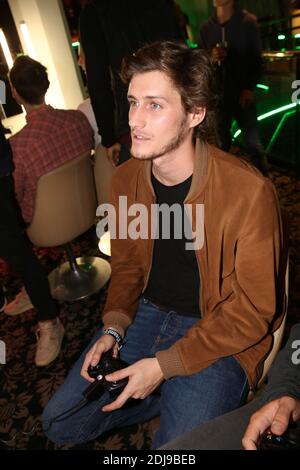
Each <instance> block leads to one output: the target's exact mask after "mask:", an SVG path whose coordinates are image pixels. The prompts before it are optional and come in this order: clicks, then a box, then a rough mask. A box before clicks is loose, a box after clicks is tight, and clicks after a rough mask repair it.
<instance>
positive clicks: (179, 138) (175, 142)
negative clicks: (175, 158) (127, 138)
mask: <svg viewBox="0 0 300 470" xmlns="http://www.w3.org/2000/svg"><path fill="white" fill-rule="evenodd" d="M186 122H187V117H186V115H185V116H184V117H183V118H182V121H181V123H180V126H179V129H178V133H177V135H176V136H174V137H172V139H171V140H169V142H168V143H167V144H166V145H165V146H164V147H163V148H161V149H160V150H159V151H157V152H155V153H152V154H150V155H138V156H137V155H134V154H133V153H132V152H131V155H132V157H133V158H136V159H137V160H156V159H157V158H160V157H163V156H164V155H166V154H167V153H170V152H174V150H177V149H178V147H180V145H181V144H182V142H183V141H184V139H185V137H186V135H187V133H188V129H187V126H186ZM131 148H132V147H131Z"/></svg>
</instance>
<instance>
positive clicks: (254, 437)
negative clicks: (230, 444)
mask: <svg viewBox="0 0 300 470" xmlns="http://www.w3.org/2000/svg"><path fill="white" fill-rule="evenodd" d="M298 419H300V401H299V400H295V399H294V398H291V397H282V398H278V399H277V400H273V401H271V402H270V403H268V404H267V405H265V406H263V407H262V408H260V409H259V410H258V411H256V413H254V414H253V415H252V417H251V419H250V422H249V425H248V427H247V429H246V431H245V434H244V437H243V440H242V443H243V446H244V448H245V449H246V450H256V449H257V442H258V438H259V436H260V435H261V434H263V433H264V432H265V431H266V430H267V429H268V428H269V427H270V426H271V432H272V433H274V434H276V435H277V436H279V435H280V434H283V433H284V432H285V431H286V429H287V427H288V425H289V422H290V421H297V420H298Z"/></svg>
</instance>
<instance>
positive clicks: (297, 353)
mask: <svg viewBox="0 0 300 470" xmlns="http://www.w3.org/2000/svg"><path fill="white" fill-rule="evenodd" d="M285 395H288V396H291V397H293V398H296V399H298V400H300V323H298V324H297V325H295V326H294V327H293V328H292V330H291V333H290V337H289V339H288V341H287V343H286V346H285V347H284V348H283V349H282V350H281V351H280V352H279V354H278V356H277V357H276V359H275V361H274V363H273V364H272V366H271V369H270V372H269V375H268V385H267V386H266V388H265V389H264V391H263V393H262V395H261V398H260V401H261V402H263V403H267V402H269V401H271V400H275V399H276V398H279V397H282V396H285Z"/></svg>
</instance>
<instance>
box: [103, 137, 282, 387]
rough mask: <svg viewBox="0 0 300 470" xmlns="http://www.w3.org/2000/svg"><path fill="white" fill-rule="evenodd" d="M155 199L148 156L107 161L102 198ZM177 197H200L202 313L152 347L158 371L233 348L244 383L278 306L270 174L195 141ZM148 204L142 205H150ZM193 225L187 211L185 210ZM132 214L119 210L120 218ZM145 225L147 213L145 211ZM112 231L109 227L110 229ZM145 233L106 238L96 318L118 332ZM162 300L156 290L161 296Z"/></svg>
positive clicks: (252, 377) (142, 284)
mask: <svg viewBox="0 0 300 470" xmlns="http://www.w3.org/2000/svg"><path fill="white" fill-rule="evenodd" d="M119 196H127V198H128V199H127V206H128V208H129V207H130V206H131V205H132V204H136V203H139V204H144V205H145V206H146V207H147V208H150V206H151V204H155V195H154V191H153V188H152V185H151V162H149V161H139V160H136V159H131V160H129V161H128V162H126V163H124V164H123V165H121V166H120V167H119V168H117V169H116V171H115V173H114V176H113V181H112V185H111V203H112V204H113V206H114V208H115V210H116V219H117V231H118V230H119V227H118V219H119V215H121V216H122V217H126V220H127V213H126V214H125V213H124V212H126V211H124V206H123V209H121V212H123V213H122V214H119V211H118V209H119ZM185 204H192V205H195V204H204V244H203V246H202V247H201V248H200V249H196V251H195V253H196V258H197V262H198V266H199V272H200V280H201V282H200V284H201V287H200V297H199V298H200V311H201V318H200V319H199V321H198V322H196V324H195V325H194V326H193V327H192V328H191V329H190V330H188V331H187V333H186V334H185V336H184V337H182V338H181V339H180V340H178V341H176V342H175V343H174V344H173V345H172V346H171V347H170V348H168V349H166V350H163V351H160V352H157V353H156V357H157V359H158V361H159V364H160V367H161V369H162V372H163V375H164V378H165V379H168V378H170V377H173V376H176V375H191V374H194V373H196V372H199V371H200V370H202V369H204V368H206V367H208V366H209V365H210V364H212V363H213V362H215V361H216V360H218V359H219V358H221V357H225V356H232V355H233V356H234V357H235V358H236V359H237V360H238V361H239V363H240V364H241V366H242V367H243V369H244V371H245V373H246V375H247V377H248V381H249V384H250V386H251V388H255V385H256V384H257V381H258V380H259V377H260V375H261V372H262V366H263V360H264V358H265V357H266V355H267V353H268V352H269V351H270V348H271V346H272V331H274V330H275V329H276V328H277V327H278V326H279V324H280V322H281V320H282V317H283V312H284V308H285V302H286V298H285V292H284V274H285V273H284V271H285V268H284V266H285V259H284V250H283V249H282V245H283V241H282V224H281V216H280V208H279V203H278V199H277V196H276V192H275V189H274V187H273V184H272V183H271V181H270V180H268V179H267V178H264V177H263V176H262V175H261V174H260V173H259V172H258V171H257V170H256V169H254V168H253V167H252V166H250V165H249V164H248V163H246V162H244V161H243V160H241V159H239V158H237V157H235V156H233V155H230V154H228V153H224V152H222V151H220V150H218V149H217V148H215V147H213V146H211V145H208V144H205V143H203V142H200V141H199V140H198V141H197V143H196V147H195V165H194V173H193V179H192V184H191V188H190V191H189V193H188V195H187V197H186V199H185ZM149 213H150V210H149ZM192 217H193V229H194V230H195V218H196V217H195V211H194V210H193V216H192ZM133 219H134V217H130V216H128V223H130V220H133ZM148 222H149V225H150V218H149V221H148ZM117 233H118V232H117ZM153 245H154V240H153V237H152V239H151V237H148V239H137V240H132V239H130V238H127V239H125V238H124V239H122V238H118V236H117V237H116V239H112V240H111V246H112V277H111V282H110V286H109V290H108V298H107V302H106V305H105V308H104V312H103V323H104V326H110V327H114V328H116V330H117V331H119V332H120V333H121V334H122V335H124V333H125V331H126V329H127V328H128V326H129V325H130V324H131V323H132V322H133V321H134V316H135V312H136V309H137V305H138V301H139V298H140V296H141V295H142V293H143V291H144V289H145V288H146V285H147V282H148V278H149V273H150V270H151V264H152V253H153ZM161 303H162V304H163V299H161Z"/></svg>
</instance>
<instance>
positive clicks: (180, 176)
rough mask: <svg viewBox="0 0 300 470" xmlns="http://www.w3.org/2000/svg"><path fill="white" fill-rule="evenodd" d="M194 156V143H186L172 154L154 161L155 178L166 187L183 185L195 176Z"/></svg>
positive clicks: (153, 171)
mask: <svg viewBox="0 0 300 470" xmlns="http://www.w3.org/2000/svg"><path fill="white" fill-rule="evenodd" d="M194 154H195V148H194V144H193V142H186V143H185V144H184V145H182V146H180V148H179V149H177V150H176V151H174V152H172V154H168V155H164V156H163V157H159V158H157V159H155V160H153V164H152V173H153V175H154V177H155V178H156V179H157V180H158V181H160V182H161V183H162V184H164V185H166V186H175V185H176V184H179V183H182V182H183V181H185V180H186V179H187V178H189V177H190V176H191V175H192V174H193V171H194Z"/></svg>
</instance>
